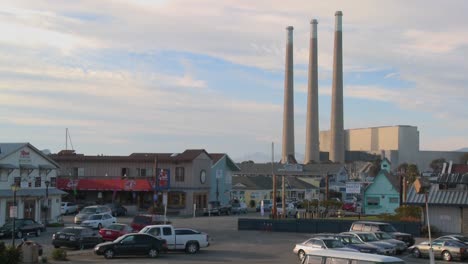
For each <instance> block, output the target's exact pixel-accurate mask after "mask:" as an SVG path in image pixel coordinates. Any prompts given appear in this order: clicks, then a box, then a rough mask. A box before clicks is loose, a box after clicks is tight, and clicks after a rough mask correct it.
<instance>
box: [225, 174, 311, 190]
mask: <svg viewBox="0 0 468 264" xmlns="http://www.w3.org/2000/svg"><path fill="white" fill-rule="evenodd" d="M239 183H240V184H242V185H244V186H245V188H236V184H239ZM285 185H286V188H287V189H317V187H315V186H314V185H312V184H310V183H307V182H305V181H302V180H300V179H298V178H297V177H294V176H286V177H285ZM232 186H233V189H250V190H271V189H273V178H272V177H271V176H264V175H259V176H233V177H232ZM277 186H278V188H281V177H277Z"/></svg>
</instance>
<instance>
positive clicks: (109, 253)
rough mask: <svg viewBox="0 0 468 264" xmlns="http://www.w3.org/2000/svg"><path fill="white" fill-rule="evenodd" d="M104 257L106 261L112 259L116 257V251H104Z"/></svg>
mask: <svg viewBox="0 0 468 264" xmlns="http://www.w3.org/2000/svg"><path fill="white" fill-rule="evenodd" d="M104 257H105V258H106V259H111V258H113V257H114V250H112V249H107V250H106V251H104Z"/></svg>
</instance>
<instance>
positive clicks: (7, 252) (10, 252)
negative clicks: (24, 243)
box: [0, 246, 21, 264]
mask: <svg viewBox="0 0 468 264" xmlns="http://www.w3.org/2000/svg"><path fill="white" fill-rule="evenodd" d="M20 261H21V250H20V249H17V248H14V247H12V246H8V247H4V248H3V251H0V263H2V264H16V263H20Z"/></svg>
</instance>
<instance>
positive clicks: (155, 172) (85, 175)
mask: <svg viewBox="0 0 468 264" xmlns="http://www.w3.org/2000/svg"><path fill="white" fill-rule="evenodd" d="M50 157H51V158H52V159H53V160H55V161H56V162H57V163H58V164H60V170H59V171H58V180H57V183H58V187H59V189H62V190H64V191H67V192H68V193H70V194H71V195H70V196H69V198H70V199H71V200H73V201H76V202H79V203H80V202H81V203H91V202H93V203H102V204H105V203H120V204H123V205H125V206H126V207H127V209H129V208H130V211H131V212H137V211H145V210H146V209H148V208H150V207H152V206H155V207H157V208H161V207H162V206H163V205H164V202H166V201H167V211H168V214H178V215H188V214H192V213H193V208H194V204H196V208H205V207H206V206H207V202H208V201H209V198H210V197H209V192H210V179H211V166H212V158H211V156H210V155H209V154H208V153H207V152H206V151H205V150H203V149H200V150H185V151H184V152H182V153H173V154H170V153H133V154H131V155H129V156H103V155H98V156H87V155H83V154H76V153H75V152H74V151H61V152H59V153H58V154H54V155H50Z"/></svg>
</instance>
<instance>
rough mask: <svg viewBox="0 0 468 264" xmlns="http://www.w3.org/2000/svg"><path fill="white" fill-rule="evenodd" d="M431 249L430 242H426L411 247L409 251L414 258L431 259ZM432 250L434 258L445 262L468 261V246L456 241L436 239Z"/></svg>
mask: <svg viewBox="0 0 468 264" xmlns="http://www.w3.org/2000/svg"><path fill="white" fill-rule="evenodd" d="M430 247H431V246H430V244H429V241H424V242H421V243H419V244H417V245H414V246H412V247H410V248H409V249H408V250H409V251H410V252H411V254H412V255H413V257H416V258H420V257H429V249H430ZM432 250H433V252H434V258H441V259H443V260H445V261H451V260H454V259H458V260H460V261H463V260H464V259H468V245H466V244H464V243H461V242H459V241H456V240H441V239H436V240H434V241H432Z"/></svg>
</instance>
